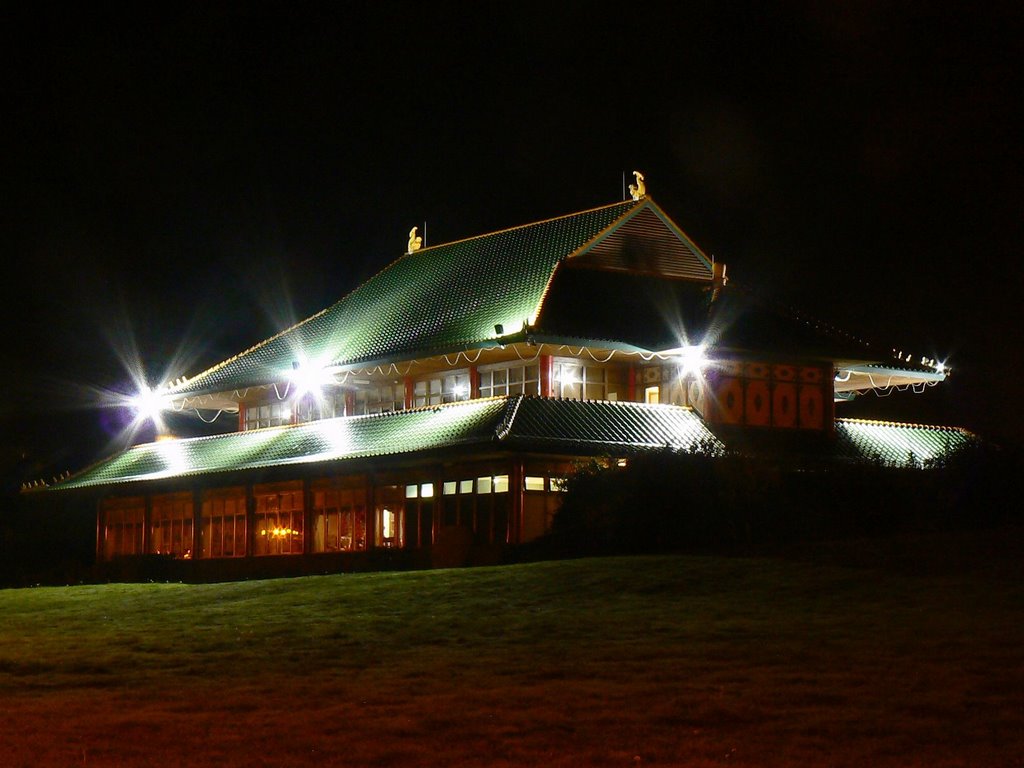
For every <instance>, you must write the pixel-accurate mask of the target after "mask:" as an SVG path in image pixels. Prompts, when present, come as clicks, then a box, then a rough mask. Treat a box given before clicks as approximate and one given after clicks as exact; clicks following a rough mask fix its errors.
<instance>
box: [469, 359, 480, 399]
mask: <svg viewBox="0 0 1024 768" xmlns="http://www.w3.org/2000/svg"><path fill="white" fill-rule="evenodd" d="M479 398H480V374H479V373H478V372H477V369H476V366H475V365H471V366H469V399H470V400H478V399H479Z"/></svg>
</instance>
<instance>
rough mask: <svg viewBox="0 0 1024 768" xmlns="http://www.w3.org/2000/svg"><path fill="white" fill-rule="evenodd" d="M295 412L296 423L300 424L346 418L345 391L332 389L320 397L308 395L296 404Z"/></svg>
mask: <svg viewBox="0 0 1024 768" xmlns="http://www.w3.org/2000/svg"><path fill="white" fill-rule="evenodd" d="M294 412H295V421H296V422H297V423H299V424H304V423H306V422H309V421H319V420H320V419H333V418H335V417H336V416H344V415H345V393H344V391H343V390H339V389H330V390H327V391H324V392H323V393H322V394H321V396H320V397H313V396H312V395H306V396H305V397H302V398H301V399H300V400H298V401H297V402H296V403H295V404H294Z"/></svg>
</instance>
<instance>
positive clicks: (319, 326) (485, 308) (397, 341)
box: [170, 200, 653, 395]
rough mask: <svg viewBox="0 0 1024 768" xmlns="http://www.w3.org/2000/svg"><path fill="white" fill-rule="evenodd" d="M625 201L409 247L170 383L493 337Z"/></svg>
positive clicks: (226, 382) (262, 378)
mask: <svg viewBox="0 0 1024 768" xmlns="http://www.w3.org/2000/svg"><path fill="white" fill-rule="evenodd" d="M652 205H653V203H651V202H650V201H648V200H641V201H639V202H634V201H627V202H623V203H615V204H613V205H607V206H604V207H601V208H595V209H593V210H589V211H584V212H582V213H576V214H572V215H569V216H563V217H560V218H555V219H549V220H547V221H542V222H538V223H535V224H527V225H524V226H521V227H516V228H513V229H507V230H504V231H501V232H496V233H493V234H489V235H482V236H480V237H474V238H470V239H467V240H461V241H458V242H454V243H449V244H446V245H438V246H433V247H430V248H424V249H423V250H420V251H417V252H415V253H412V254H407V255H405V256H403V257H401V258H399V259H398V260H396V261H395V262H393V263H392V264H391V265H390V266H388V267H387V268H385V269H384V270H382V271H381V272H379V273H378V274H377V275H375V276H374V277H373V278H371V279H370V280H368V281H367V282H365V283H363V285H361V286H360V287H358V288H357V289H355V290H354V291H352V292H351V293H350V294H348V295H347V296H346V297H345V298H343V299H341V300H340V301H338V302H337V303H335V304H334V305H332V306H331V307H329V308H327V309H326V310H324V311H322V312H320V313H319V314H317V315H314V316H313V317H311V318H309V319H307V320H305V321H303V322H301V323H299V324H298V325H296V326H293V327H292V328H290V329H288V330H287V331H284V332H283V333H281V334H279V335H277V336H275V337H273V338H271V339H268V340H267V341H264V342H262V343H260V344H258V345H256V346H255V347H252V348H251V349H249V350H247V351H246V352H243V353H242V354H240V355H238V356H236V357H234V358H232V359H230V360H227V361H225V362H223V363H220V364H218V365H216V366H214V367H213V368H210V369H209V370H207V371H205V372H203V373H200V374H198V375H197V376H195V377H193V378H192V379H190V380H188V381H186V382H184V383H182V384H180V385H179V386H177V387H173V388H172V389H171V390H170V392H171V393H172V394H182V395H187V394H196V393H200V392H223V391H230V390H231V389H234V388H240V387H246V386H252V385H258V384H266V383H269V382H273V381H281V380H282V379H283V377H284V376H285V375H286V373H287V372H288V371H289V370H290V369H291V368H292V364H293V363H294V362H303V361H304V360H309V361H313V362H315V363H316V364H317V365H318V367H327V366H342V365H350V364H357V363H360V362H366V361H371V360H383V359H388V358H392V359H394V358H398V357H401V356H413V355H419V354H425V355H430V354H439V353H442V352H448V351H453V350H457V349H467V348H471V347H474V346H479V345H481V344H484V343H488V342H490V341H492V340H493V339H494V338H495V332H494V327H495V325H497V324H501V325H502V326H503V327H504V328H505V332H506V333H514V332H516V331H518V330H519V329H520V328H521V327H522V324H523V323H524V321H526V320H528V319H529V318H531V317H533V316H534V315H535V314H536V313H537V312H538V310H539V308H540V306H541V304H542V302H543V299H544V296H545V292H546V290H547V288H548V285H549V283H550V281H551V278H552V276H553V274H554V271H555V268H556V267H557V266H558V265H559V263H560V262H561V261H562V260H563V259H565V258H566V257H568V256H570V255H572V254H574V253H576V252H578V251H579V250H580V249H582V248H583V247H584V246H586V245H588V244H591V243H593V242H595V241H596V240H597V239H599V237H600V236H601V235H602V234H603V233H606V231H608V230H609V228H612V227H613V225H615V224H616V223H617V222H624V221H626V220H627V219H629V218H631V215H632V214H636V213H637V212H639V211H641V210H646V209H647V208H649V207H650V206H652Z"/></svg>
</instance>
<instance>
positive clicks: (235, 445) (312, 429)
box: [52, 399, 507, 489]
mask: <svg viewBox="0 0 1024 768" xmlns="http://www.w3.org/2000/svg"><path fill="white" fill-rule="evenodd" d="M506 408H507V403H506V401H505V400H502V399H493V400H475V401H473V402H469V403H459V404H457V405H443V406H435V407H431V408H420V409H416V410H411V411H398V412H395V413H388V414H382V415H375V416H354V417H349V418H339V419H328V420H324V421H314V422H310V423H308V424H299V425H295V426H287V427H271V428H268V429H257V430H253V431H249V432H235V433H232V434H228V435H217V436H213V437H199V438H192V439H184V440H166V441H161V442H156V443H147V444H144V445H137V446H135V447H133V448H129V449H128V450H127V451H125V452H124V453H121V454H119V455H117V456H114V457H113V458H111V459H108V460H107V461H103V462H100V463H99V464H96V465H95V466H93V467H91V468H89V469H87V470H85V471H84V472H82V473H80V474H78V475H75V476H72V477H70V478H69V479H67V480H66V481H64V482H62V483H59V484H57V485H55V486H52V487H54V488H57V489H61V488H69V489H70V488H86V487H91V486H104V485H119V484H122V483H130V482H137V481H144V480H159V479H166V478H174V477H187V476H190V475H207V474H214V473H218V472H227V471H234V470H245V469H259V468H266V467H275V466H283V465H286V464H303V463H311V462H329V461H338V460H342V459H354V458H361V457H366V456H380V455H391V454H401V453H411V452H414V451H421V450H426V449H431V448H443V447H446V446H454V445H459V444H463V443H478V442H486V441H489V440H491V439H493V438H494V434H495V430H496V429H497V426H498V424H500V423H501V419H502V417H503V415H504V413H505V410H506Z"/></svg>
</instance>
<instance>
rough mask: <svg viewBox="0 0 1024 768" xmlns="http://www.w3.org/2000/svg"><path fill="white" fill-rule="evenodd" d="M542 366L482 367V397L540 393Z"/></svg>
mask: <svg viewBox="0 0 1024 768" xmlns="http://www.w3.org/2000/svg"><path fill="white" fill-rule="evenodd" d="M539 394H540V367H539V366H537V365H512V366H508V365H502V366H497V367H496V366H492V367H488V368H481V369H480V397H498V396H505V395H539Z"/></svg>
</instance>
